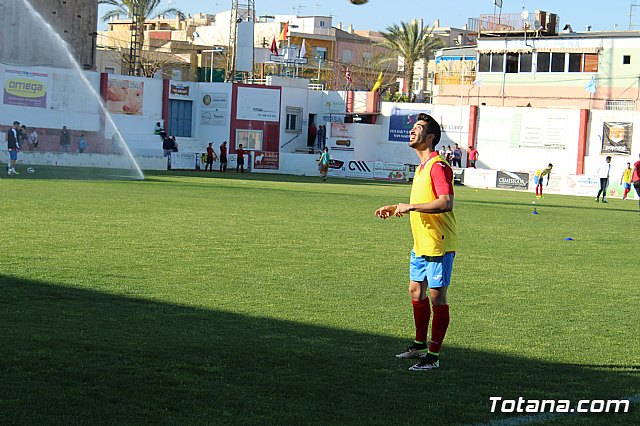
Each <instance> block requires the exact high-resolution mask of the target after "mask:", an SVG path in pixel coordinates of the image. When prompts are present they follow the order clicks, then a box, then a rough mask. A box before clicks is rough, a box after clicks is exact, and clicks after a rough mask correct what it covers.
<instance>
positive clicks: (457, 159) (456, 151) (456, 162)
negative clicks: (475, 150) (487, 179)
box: [452, 143, 462, 167]
mask: <svg viewBox="0 0 640 426" xmlns="http://www.w3.org/2000/svg"><path fill="white" fill-rule="evenodd" d="M452 166H453V167H462V150H461V149H460V146H458V144H457V143H456V144H454V145H453V164H452Z"/></svg>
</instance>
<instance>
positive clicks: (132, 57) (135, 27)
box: [128, 2, 144, 76]
mask: <svg viewBox="0 0 640 426" xmlns="http://www.w3.org/2000/svg"><path fill="white" fill-rule="evenodd" d="M132 12H133V13H132V16H131V19H132V22H131V27H130V30H131V40H130V43H129V64H128V65H129V75H137V76H139V75H141V71H142V70H141V64H140V54H141V53H142V47H143V46H142V44H143V39H142V37H143V35H144V28H142V11H141V10H140V4H139V3H138V2H134V3H133V10H132Z"/></svg>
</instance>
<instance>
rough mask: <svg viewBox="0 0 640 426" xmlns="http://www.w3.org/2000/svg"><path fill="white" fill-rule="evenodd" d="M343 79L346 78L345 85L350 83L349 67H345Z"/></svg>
mask: <svg viewBox="0 0 640 426" xmlns="http://www.w3.org/2000/svg"><path fill="white" fill-rule="evenodd" d="M345 77H346V78H347V83H351V72H350V71H349V67H347V72H345Z"/></svg>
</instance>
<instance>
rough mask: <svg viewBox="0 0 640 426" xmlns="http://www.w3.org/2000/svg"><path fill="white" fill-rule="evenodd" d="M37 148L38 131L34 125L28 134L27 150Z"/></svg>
mask: <svg viewBox="0 0 640 426" xmlns="http://www.w3.org/2000/svg"><path fill="white" fill-rule="evenodd" d="M36 149H38V132H37V131H36V128H35V127H34V128H33V129H32V131H31V134H30V135H29V151H35V150H36Z"/></svg>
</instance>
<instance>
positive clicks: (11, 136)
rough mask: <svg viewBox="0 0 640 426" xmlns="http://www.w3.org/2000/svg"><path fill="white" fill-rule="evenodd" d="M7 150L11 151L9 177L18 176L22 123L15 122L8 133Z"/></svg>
mask: <svg viewBox="0 0 640 426" xmlns="http://www.w3.org/2000/svg"><path fill="white" fill-rule="evenodd" d="M7 149H8V150H9V171H8V173H9V175H10V176H13V175H17V174H19V173H18V172H16V161H18V151H19V150H20V122H18V121H14V122H13V127H12V128H10V129H9V131H8V132H7Z"/></svg>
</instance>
